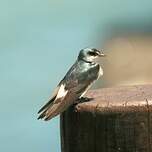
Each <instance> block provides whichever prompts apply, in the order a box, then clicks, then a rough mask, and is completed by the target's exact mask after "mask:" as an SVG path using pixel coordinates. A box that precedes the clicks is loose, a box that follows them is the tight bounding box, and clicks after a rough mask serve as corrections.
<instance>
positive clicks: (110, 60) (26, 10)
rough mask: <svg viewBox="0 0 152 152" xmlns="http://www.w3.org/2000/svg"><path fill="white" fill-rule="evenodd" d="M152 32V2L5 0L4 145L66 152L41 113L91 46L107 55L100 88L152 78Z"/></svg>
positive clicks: (0, 10) (16, 150)
mask: <svg viewBox="0 0 152 152" xmlns="http://www.w3.org/2000/svg"><path fill="white" fill-rule="evenodd" d="M151 35H152V1H150V0H144V1H139V0H134V1H132V0H126V1H122V0H115V1H110V0H83V1H81V0H77V1H71V0H62V1H61V0H43V1H42V0H13V1H11V0H0V94H1V96H0V104H1V106H0V121H1V123H0V124H1V127H0V151H2V152H20V151H22V152H27V151H28V152H51V151H52V152H60V134H59V117H57V118H55V119H53V120H51V121H50V122H43V121H38V120H37V111H38V110H39V108H40V107H41V106H42V105H43V104H44V103H45V102H46V101H47V99H48V97H49V96H50V94H51V92H52V91H53V89H54V88H55V87H56V85H57V83H58V82H59V81H60V80H61V79H62V77H63V76H64V75H65V73H66V72H67V70H68V68H69V67H70V66H71V65H72V64H73V62H74V61H75V59H76V58H77V55H78V52H79V50H80V49H82V48H84V47H96V48H103V49H104V50H105V53H106V54H107V58H106V59H104V61H101V64H102V65H103V68H104V76H103V78H102V80H99V82H100V83H96V84H98V85H96V86H95V87H111V86H118V85H132V84H133V85H134V84H146V83H151V82H152V70H151V69H152V68H151V66H152V36H151Z"/></svg>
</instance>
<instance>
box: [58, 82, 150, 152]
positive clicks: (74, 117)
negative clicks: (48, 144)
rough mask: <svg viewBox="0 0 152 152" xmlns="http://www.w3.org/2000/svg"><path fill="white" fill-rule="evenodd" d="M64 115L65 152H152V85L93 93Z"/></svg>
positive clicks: (108, 89) (116, 88) (63, 140)
mask: <svg viewBox="0 0 152 152" xmlns="http://www.w3.org/2000/svg"><path fill="white" fill-rule="evenodd" d="M86 96H87V97H90V98H94V99H93V100H92V101H89V102H85V103H79V104H77V105H76V106H71V107H70V108H69V109H68V110H67V111H65V112H64V113H63V114H62V115H61V119H60V122H61V149H62V152H152V85H139V86H125V87H124V86H122V87H114V88H103V89H97V90H91V91H89V92H88V94H87V95H86Z"/></svg>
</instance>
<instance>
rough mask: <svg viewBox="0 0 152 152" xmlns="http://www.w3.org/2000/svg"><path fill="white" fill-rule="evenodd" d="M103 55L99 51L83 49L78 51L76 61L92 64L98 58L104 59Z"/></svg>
mask: <svg viewBox="0 0 152 152" xmlns="http://www.w3.org/2000/svg"><path fill="white" fill-rule="evenodd" d="M104 56H105V54H103V52H102V51H101V50H97V49H95V48H85V49H82V50H80V53H79V56H78V60H84V61H86V62H93V61H94V60H95V59H96V58H98V57H104Z"/></svg>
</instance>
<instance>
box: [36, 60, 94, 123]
mask: <svg viewBox="0 0 152 152" xmlns="http://www.w3.org/2000/svg"><path fill="white" fill-rule="evenodd" d="M81 66H82V65H80V64H79V63H77V62H76V63H75V64H74V65H73V66H72V67H71V68H70V70H69V71H68V72H67V74H66V75H65V77H64V78H63V79H62V80H61V82H60V83H59V85H58V89H57V92H56V93H55V96H54V99H53V101H50V103H49V102H48V103H47V104H46V105H45V106H44V107H42V109H41V110H40V112H42V113H41V114H40V116H39V119H41V118H44V120H46V121H47V120H50V119H51V118H53V117H55V116H56V115H58V114H60V113H61V112H63V111H64V110H65V109H66V108H67V107H68V106H70V105H71V104H73V103H74V102H75V101H76V100H77V99H78V98H79V97H80V96H81V95H82V94H83V93H84V92H85V91H86V89H87V88H88V86H89V85H90V84H91V83H92V82H93V81H94V79H95V78H93V77H92V75H91V74H92V70H91V71H90V72H89V69H88V70H85V71H83V69H84V68H82V71H81Z"/></svg>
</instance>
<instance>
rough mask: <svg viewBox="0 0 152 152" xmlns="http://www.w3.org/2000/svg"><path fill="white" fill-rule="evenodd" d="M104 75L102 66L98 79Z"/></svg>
mask: <svg viewBox="0 0 152 152" xmlns="http://www.w3.org/2000/svg"><path fill="white" fill-rule="evenodd" d="M102 75H103V69H102V68H101V66H100V69H99V76H98V78H99V77H100V76H102Z"/></svg>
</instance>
